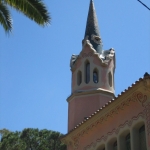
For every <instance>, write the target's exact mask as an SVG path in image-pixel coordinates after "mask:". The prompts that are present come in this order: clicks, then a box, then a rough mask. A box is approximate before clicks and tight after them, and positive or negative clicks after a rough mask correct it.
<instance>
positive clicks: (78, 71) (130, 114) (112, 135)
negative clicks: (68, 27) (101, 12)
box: [61, 0, 150, 150]
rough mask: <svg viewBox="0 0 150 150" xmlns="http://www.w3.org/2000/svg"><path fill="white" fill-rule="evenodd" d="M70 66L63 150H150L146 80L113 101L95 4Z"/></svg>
mask: <svg viewBox="0 0 150 150" xmlns="http://www.w3.org/2000/svg"><path fill="white" fill-rule="evenodd" d="M70 67H71V71H72V92H71V95H70V96H69V97H68V98H67V102H68V133H67V134H66V135H65V136H64V137H62V139H61V140H62V142H64V143H65V144H67V150H150V75H149V74H148V73H145V75H144V77H143V78H140V79H139V80H138V81H136V82H135V83H134V84H133V85H132V86H131V87H129V88H128V89H126V90H125V91H123V92H122V93H121V94H120V95H119V96H118V97H115V93H114V91H115V90H114V72H115V50H114V49H113V48H110V49H109V50H103V44H102V39H101V37H100V33H99V27H98V21H97V17H96V12H95V8H94V3H93V0H91V1H90V7H89V13H88V18H87V24H86V30H85V36H84V39H83V41H82V51H81V52H80V54H79V55H72V57H71V61H70Z"/></svg>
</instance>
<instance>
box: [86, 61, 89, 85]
mask: <svg viewBox="0 0 150 150" xmlns="http://www.w3.org/2000/svg"><path fill="white" fill-rule="evenodd" d="M89 82H90V63H89V61H86V63H85V83H86V84H88V83H89Z"/></svg>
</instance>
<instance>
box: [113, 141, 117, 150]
mask: <svg viewBox="0 0 150 150" xmlns="http://www.w3.org/2000/svg"><path fill="white" fill-rule="evenodd" d="M113 150H117V141H116V142H114V144H113Z"/></svg>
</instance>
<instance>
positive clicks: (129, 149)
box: [125, 133, 131, 150]
mask: <svg viewBox="0 0 150 150" xmlns="http://www.w3.org/2000/svg"><path fill="white" fill-rule="evenodd" d="M125 141H126V150H131V141H130V133H129V134H128V135H127V136H126V139H125Z"/></svg>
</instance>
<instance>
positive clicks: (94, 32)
mask: <svg viewBox="0 0 150 150" xmlns="http://www.w3.org/2000/svg"><path fill="white" fill-rule="evenodd" d="M84 40H89V41H90V43H91V44H92V45H93V47H94V49H95V50H96V51H97V52H98V53H100V54H101V53H102V41H101V37H100V33H99V27H98V20H97V16H96V11H95V8H94V2H93V0H91V1H90V6H89V13H88V18H87V23H86V30H85V36H84Z"/></svg>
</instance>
